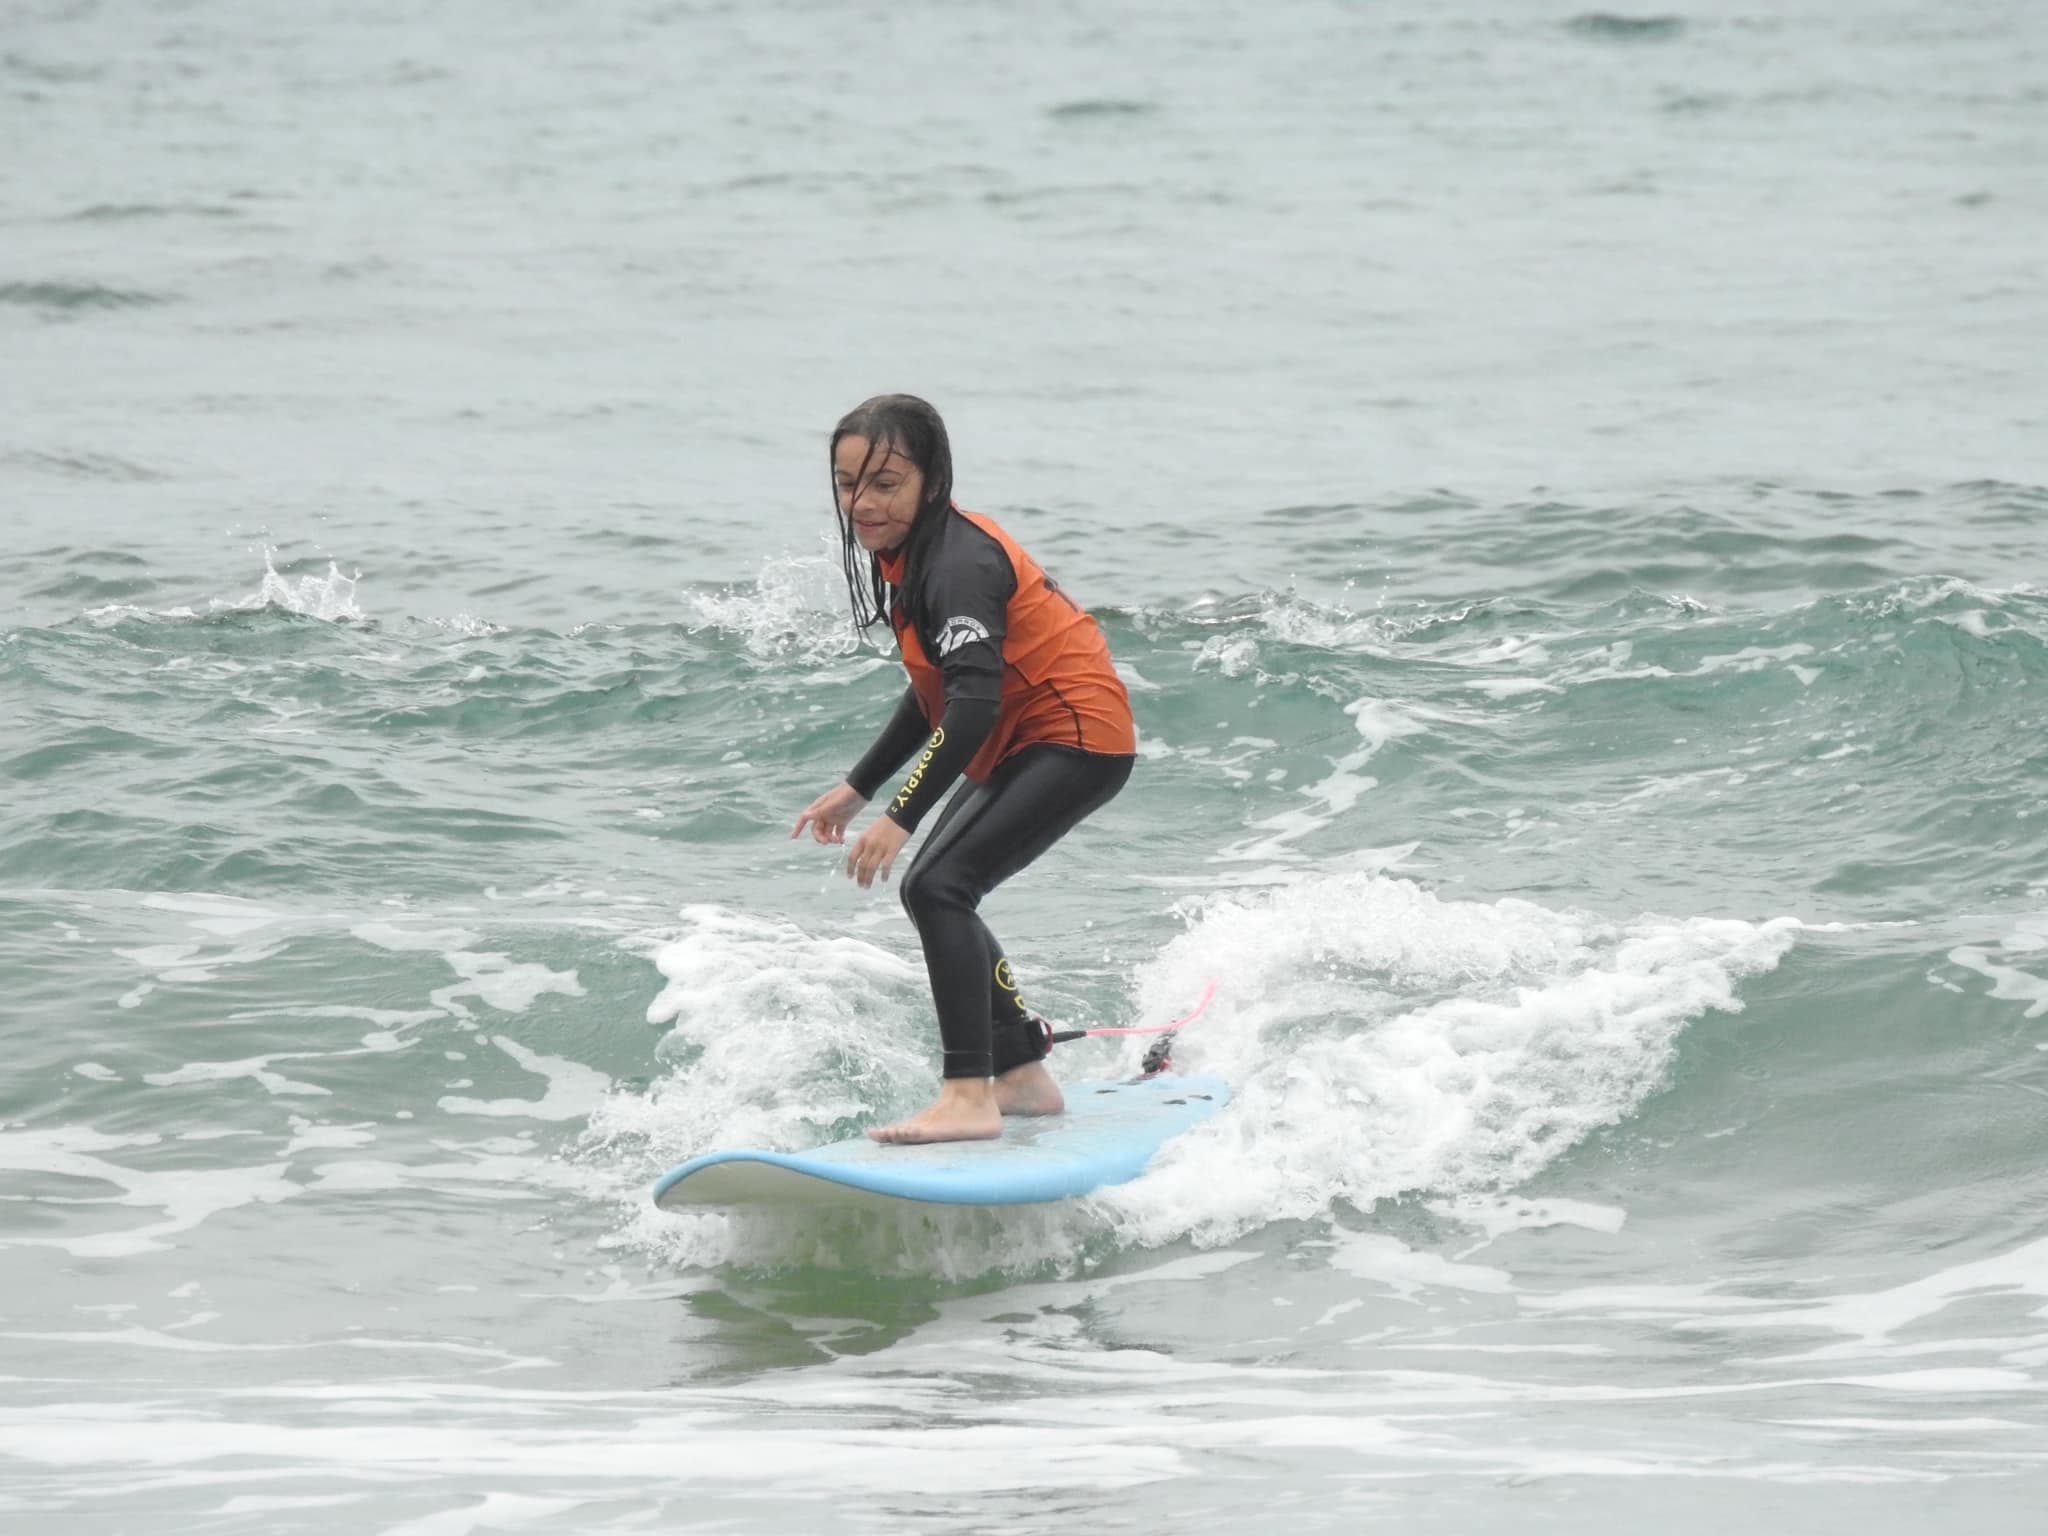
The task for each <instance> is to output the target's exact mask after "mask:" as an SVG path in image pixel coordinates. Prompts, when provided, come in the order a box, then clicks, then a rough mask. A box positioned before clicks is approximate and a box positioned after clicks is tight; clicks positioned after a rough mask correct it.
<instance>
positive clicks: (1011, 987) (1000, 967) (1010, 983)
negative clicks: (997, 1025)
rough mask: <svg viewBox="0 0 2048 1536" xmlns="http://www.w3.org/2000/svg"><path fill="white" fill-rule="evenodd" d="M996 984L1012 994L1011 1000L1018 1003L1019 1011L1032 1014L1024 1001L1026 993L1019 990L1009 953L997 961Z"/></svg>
mask: <svg viewBox="0 0 2048 1536" xmlns="http://www.w3.org/2000/svg"><path fill="white" fill-rule="evenodd" d="M996 985H997V986H999V987H1001V988H1002V989H1003V990H1004V991H1005V992H1007V993H1009V994H1010V997H1011V1000H1012V1001H1014V1002H1015V1003H1016V1005H1017V1011H1018V1012H1019V1013H1021V1014H1025V1015H1027V1016H1028V1015H1029V1014H1030V1012H1031V1010H1030V1008H1029V1007H1027V1006H1026V1005H1025V1002H1024V994H1023V993H1022V992H1019V991H1018V990H1017V976H1016V973H1015V972H1014V971H1012V970H1011V969H1010V960H1009V956H1007V955H1005V956H1004V957H1003V958H1002V959H1000V960H998V961H997V962H996Z"/></svg>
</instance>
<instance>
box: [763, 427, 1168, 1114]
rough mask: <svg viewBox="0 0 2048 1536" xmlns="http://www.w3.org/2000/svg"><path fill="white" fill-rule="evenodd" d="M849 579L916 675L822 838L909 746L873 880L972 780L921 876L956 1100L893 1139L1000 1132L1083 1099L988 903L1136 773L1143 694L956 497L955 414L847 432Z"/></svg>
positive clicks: (840, 788) (856, 861)
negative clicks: (951, 432) (985, 914)
mask: <svg viewBox="0 0 2048 1536" xmlns="http://www.w3.org/2000/svg"><path fill="white" fill-rule="evenodd" d="M831 459H832V484H833V492H834V498H833V499H834V504H835V505H836V506H837V508H838V511H839V533H840V540H841V544H842V547H843V550H844V559H845V566H846V587H847V594H848V596H849V597H850V598H851V600H852V603H853V620H854V624H855V626H856V627H857V628H860V629H866V628H868V627H869V626H871V625H873V624H875V623H878V622H879V621H880V620H882V619H883V618H885V617H886V618H887V619H888V621H889V624H890V627H891V628H892V629H893V630H894V631H895V633H896V645H897V648H898V650H899V651H900V653H901V654H902V657H903V666H904V669H905V670H906V671H907V672H908V673H909V674H910V686H909V687H908V688H907V689H905V690H904V693H903V697H902V698H901V699H899V700H898V701H897V704H896V711H895V713H894V714H893V715H892V716H891V717H890V720H889V723H888V725H886V726H885V727H883V730H882V734H881V735H880V736H879V737H877V738H876V740H875V744H874V745H873V746H872V747H870V748H868V751H867V755H866V756H864V757H862V758H861V760H860V761H859V762H858V763H856V764H855V765H854V767H853V771H852V772H851V773H849V774H847V776H846V779H845V782H844V783H841V784H839V785H836V786H835V787H833V788H831V789H828V790H826V791H825V793H824V794H822V795H820V796H818V798H817V799H815V800H813V801H812V802H811V803H810V805H809V806H807V807H806V808H805V810H804V812H803V814H802V815H801V816H799V817H797V819H796V825H795V826H794V827H792V828H791V829H790V834H789V835H790V836H791V837H795V836H797V835H798V834H799V833H801V832H802V831H803V829H804V827H805V826H806V825H808V826H810V828H811V829H812V835H813V836H814V837H815V838H816V839H817V840H818V841H819V842H821V843H844V842H845V841H846V828H847V824H848V823H849V822H850V821H851V820H852V819H853V817H854V814H855V813H856V812H857V811H859V809H860V808H861V807H862V806H863V805H865V804H867V803H868V801H869V800H870V799H871V798H872V797H873V796H874V793H875V791H876V790H877V789H879V788H880V787H881V785H882V782H883V780H885V779H887V778H889V777H890V776H891V775H892V774H894V773H895V772H896V771H897V770H898V769H900V768H901V767H902V766H903V764H904V763H905V762H906V761H907V760H908V759H909V758H910V756H911V754H912V753H913V752H915V753H916V754H917V761H916V763H915V764H914V765H913V766H912V767H911V770H910V773H909V775H908V776H907V777H906V778H905V779H904V780H903V781H902V784H901V787H899V788H898V789H897V790H896V791H895V792H894V793H893V794H892V795H891V796H890V797H889V799H888V801H887V803H886V807H885V809H884V810H883V812H882V814H881V815H880V816H878V817H877V818H876V819H875V820H873V821H871V822H869V823H868V826H867V829H866V830H865V831H863V832H862V833H861V834H860V836H859V837H857V838H856V839H854V841H853V844H852V846H850V847H849V848H848V849H847V850H846V872H847V874H848V875H850V876H851V877H852V878H854V879H855V880H858V881H859V882H860V883H861V885H862V887H863V888H866V887H868V886H870V885H872V884H873V882H874V880H875V877H876V876H877V875H880V876H881V877H882V878H883V879H884V880H886V879H888V877H889V871H890V868H891V867H892V866H893V865H894V863H895V861H896V855H897V854H898V853H899V852H900V851H901V850H902V848H903V845H904V843H905V842H907V841H908V840H909V838H910V835H911V833H913V832H915V831H916V830H917V827H918V824H919V822H921V821H922V820H923V819H924V817H925V815H926V813H927V812H929V811H930V810H931V809H932V807H933V806H935V805H937V804H938V802H939V799H940V797H941V796H942V795H944V794H945V792H946V791H947V790H948V789H949V788H951V787H952V785H953V783H954V781H955V780H956V779H959V778H961V777H963V776H964V777H965V778H966V779H967V781H968V782H967V783H966V785H964V786H963V787H962V788H961V790H960V792H959V793H958V794H956V795H954V796H953V798H952V799H951V800H950V801H948V802H947V805H946V808H945V810H943V811H942V812H940V813H939V818H938V820H937V821H936V822H935V823H934V824H933V827H932V832H931V835H930V836H929V837H928V838H926V839H925V844H924V847H923V849H922V850H921V851H920V852H919V853H918V855H917V857H916V859H914V860H913V861H912V863H911V866H910V872H909V873H908V874H907V875H905V876H904V877H903V884H902V888H901V894H902V898H903V905H904V908H905V909H906V910H907V911H908V912H909V913H910V920H911V922H912V923H914V924H915V925H916V927H917V937H918V942H919V943H920V944H921V945H922V947H923V949H924V963H925V968H926V970H927V971H928V972H929V973H930V975H931V984H932V1002H933V1003H934V1004H935V1005H936V1006H937V1009H938V1015H939V1039H940V1041H941V1043H942V1044H943V1045H944V1047H945V1069H944V1070H945V1078H944V1081H943V1083H942V1084H941V1086H940V1090H939V1097H938V1099H937V1101H936V1102H935V1103H933V1104H931V1105H929V1106H928V1107H926V1108H925V1109H923V1110H921V1111H919V1112H918V1113H917V1114H914V1115H912V1116H911V1117H910V1118H909V1119H907V1120H903V1121H899V1122H898V1123H897V1124H895V1125H887V1126H880V1127H877V1128H876V1129H873V1130H871V1131H869V1132H868V1134H869V1135H870V1136H872V1137H874V1138H875V1139H876V1140H877V1141H886V1142H924V1141H970V1140H987V1139H990V1138H993V1137H996V1136H1000V1135H1001V1134H1002V1129H1003V1122H1002V1117H1003V1116H1004V1115H1006V1114H1013V1115H1015V1114H1022V1115H1049V1114H1057V1113H1058V1112H1059V1111H1060V1110H1061V1109H1062V1108H1064V1107H1065V1104H1064V1101H1063V1100H1062V1098H1061V1097H1060V1090H1059V1085H1058V1084H1057V1083H1055V1082H1054V1081H1053V1080H1052V1077H1051V1075H1050V1074H1049V1073H1048V1072H1047V1071H1046V1070H1045V1067H1044V1065H1043V1061H1044V1057H1045V1053H1046V1049H1047V1041H1046V1033H1047V1031H1046V1026H1045V1025H1044V1023H1043V1021H1042V1020H1040V1019H1038V1018H1036V1017H1035V1016H1034V1015H1033V1014H1031V1013H1030V1012H1029V1011H1028V1010H1027V1009H1026V1008H1025V1006H1024V999H1023V998H1022V997H1021V996H1019V995H1018V991H1017V980H1016V977H1015V976H1013V975H1012V974H1011V972H1010V962H1009V961H1008V960H1006V959H1005V958H1003V947H1002V945H1001V944H999V943H997V942H996V936H995V935H994V934H992V933H990V932H989V930H988V926H987V925H986V924H985V923H983V922H982V920H981V918H980V917H979V916H977V915H976V912H975V909H976V907H978V906H979V905H980V903H981V898H982V897H984V896H986V895H987V894H988V893H989V892H990V891H991V890H993V889H994V888H995V887H996V886H998V885H1000V884H1001V883H1002V882H1003V881H1004V880H1007V879H1008V878H1009V877H1010V876H1011V875H1014V874H1015V873H1017V871H1018V870H1020V869H1022V868H1023V867H1024V866H1025V865H1027V864H1029V863H1030V862H1031V861H1032V860H1033V859H1035V858H1037V857H1038V856H1039V855H1040V854H1041V853H1043V852H1045V850H1046V849H1048V848H1050V847H1051V846H1052V845H1053V844H1054V843H1055V842H1057V841H1058V840H1059V839H1060V838H1061V837H1062V836H1064V835H1065V834H1066V833H1067V832H1068V831H1070V830H1071V829H1072V828H1073V826H1074V825H1075V824H1076V823H1077V822H1079V821H1080V820H1081V818H1082V817H1084V816H1086V815H1087V814H1088V813H1089V812H1091V811H1093V810H1094V809H1096V807H1098V806H1100V805H1102V804H1104V803H1105V802H1107V801H1108V800H1109V799H1110V798H1111V797H1112V796H1113V795H1115V794H1116V792H1117V791H1118V790H1120V789H1122V788H1123V786H1124V781H1125V780H1126V779H1128V778H1129V777H1130V775H1131V763H1132V761H1133V759H1134V757H1135V754H1136V752H1137V733H1136V730H1135V727H1134V726H1133V723H1132V720H1131V702H1130V697H1129V695H1128V694H1127V693H1126V692H1125V691H1124V685H1123V681H1122V679H1120V678H1119V677H1118V676H1117V675H1116V672H1115V669H1114V668H1113V667H1112V666H1111V665H1110V659H1109V646H1108V643H1107V642H1106V641H1105V640H1104V639H1103V636H1102V631H1101V630H1100V629H1099V628H1097V627H1096V624H1095V621H1094V620H1093V619H1092V618H1090V617H1089V616H1088V615H1087V614H1086V613H1084V612H1082V610H1081V608H1080V607H1079V606H1078V605H1077V604H1076V603H1075V602H1074V601H1073V599H1071V598H1069V597H1068V596H1067V595H1066V594H1065V593H1064V592H1062V591H1060V589H1059V587H1058V586H1057V585H1056V584H1055V583H1054V582H1053V580H1052V578H1051V577H1049V576H1047V575H1046V574H1045V572H1044V571H1042V570H1040V569H1039V567H1038V564H1037V562H1036V561H1034V560H1033V559H1032V558H1031V557H1030V556H1029V555H1027V554H1026V553H1024V551H1023V550H1022V549H1021V548H1019V547H1018V545H1017V543H1016V541H1015V540H1013V539H1012V538H1011V537H1010V536H1009V535H1008V534H1007V533H1005V532H1004V531H1003V530H1002V529H1001V528H1000V527H998V526H997V525H996V523H995V522H994V521H993V520H992V519H990V518H986V517H983V516H982V515H981V514H980V513H977V512H964V511H962V510H961V509H960V508H959V507H957V506H955V505H954V504H953V455H952V449H951V447H950V445H949V444H948V442H947V439H946V426H945V423H944V422H942V421H941V420H940V419H939V413H938V412H937V411H935V410H933V409H932V407H931V406H929V405H927V404H926V403H925V402H924V401H922V400H920V399H917V398H916V397H915V396H913V395H878V396H876V397H875V398H874V399H872V400H869V401H866V402H865V403H863V404H861V405H859V406H856V407H855V408H854V409H853V410H852V411H850V412H848V413H847V415H846V416H845V417H844V418H843V419H842V420H841V421H840V423H839V425H838V426H837V427H835V428H834V429H833V432H832V446H831Z"/></svg>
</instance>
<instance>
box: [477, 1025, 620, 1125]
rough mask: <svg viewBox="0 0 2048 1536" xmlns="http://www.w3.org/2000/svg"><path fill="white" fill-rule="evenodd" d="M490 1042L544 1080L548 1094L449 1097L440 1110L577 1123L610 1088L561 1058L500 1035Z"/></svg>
mask: <svg viewBox="0 0 2048 1536" xmlns="http://www.w3.org/2000/svg"><path fill="white" fill-rule="evenodd" d="M492 1043H493V1044H495V1045H496V1046H497V1047H498V1049H499V1050H501V1051H503V1052H504V1053H505V1054H506V1055H507V1056H510V1057H511V1058H512V1059H513V1060H514V1061H516V1062H518V1063H519V1065H520V1066H522V1067H524V1068H525V1069H526V1070H527V1071H529V1072H532V1073H534V1074H536V1075H537V1076H539V1077H542V1078H544V1079H545V1080H546V1082H547V1085H548V1086H547V1091H546V1092H545V1093H543V1094H542V1095H541V1096H540V1097H539V1098H538V1099H468V1098H462V1097H460V1096H459V1095H455V1094H449V1095H447V1096H445V1097H443V1098H441V1099H440V1100H439V1101H438V1103H439V1105H440V1107H441V1108H442V1109H444V1110H447V1111H448V1112H449V1113H450V1114H458V1115H500V1116H502V1115H518V1116H522V1117H524V1118H526V1119H529V1120H576V1119H580V1118H582V1117H583V1116H585V1115H587V1114H589V1113H590V1112H591V1111H592V1110H594V1109H596V1108H597V1106H598V1105H599V1104H601V1103H602V1102H603V1101H604V1096H605V1093H606V1091H607V1090H608V1089H610V1087H611V1085H612V1080H611V1079H610V1078H609V1077H607V1076H605V1075H604V1073H602V1072H599V1071H597V1070H596V1069H594V1068H592V1067H586V1066H584V1065H583V1064H582V1063H581V1062H576V1061H569V1060H567V1059H566V1058H564V1057H561V1056H543V1055H542V1054H541V1053H540V1052H539V1051H530V1050H528V1049H527V1048H526V1047H525V1046H523V1045H521V1044H520V1043H519V1042H518V1041H517V1040H513V1039H510V1038H508V1037H507V1036H504V1035H499V1036H498V1037H497V1038H496V1039H495V1040H494V1041H493V1042H492Z"/></svg>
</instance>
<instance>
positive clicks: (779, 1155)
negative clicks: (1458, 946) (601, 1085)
mask: <svg viewBox="0 0 2048 1536" xmlns="http://www.w3.org/2000/svg"><path fill="white" fill-rule="evenodd" d="M1063 1091H1064V1093H1065V1095H1066V1100H1067V1108H1066V1112H1065V1113H1064V1114H1059V1115H1043V1116H1024V1115H1014V1116H1011V1117H1009V1118H1008V1119H1005V1120H1004V1121H1003V1134H1002V1136H1001V1137H1000V1138H999V1139H998V1140H995V1141H946V1142H938V1143H935V1144H932V1145H929V1146H916V1147H891V1146H883V1145H882V1144H881V1143H879V1142H875V1141H870V1140H869V1139H868V1138H867V1137H865V1136H858V1137H855V1138H854V1139H853V1140H851V1141H836V1142H833V1143H832V1144H831V1145H830V1146H825V1147H815V1148H813V1149H812V1150H810V1151H808V1152H760V1151H752V1150H740V1151H732V1152H709V1153H706V1154H705V1155H704V1156H702V1157H695V1158H692V1159H691V1160H690V1161H689V1162H687V1163H684V1164H683V1165H682V1166H680V1167H678V1168H672V1169H670V1170H669V1171H668V1172H667V1173H666V1174H664V1175H662V1177H661V1179H660V1180H659V1181H658V1182H657V1183H656V1184H655V1186H654V1203H655V1204H656V1205H658V1206H660V1207H661V1208H662V1209H663V1210H667V1211H676V1210H687V1209H690V1208H692V1207H696V1206H720V1205H723V1206H735V1205H845V1204H849V1203H851V1204H889V1203H892V1202H895V1201H899V1200H916V1201H923V1202H926V1203H928V1204H935V1205H1032V1204H1036V1203H1038V1202H1041V1201H1047V1200H1066V1199H1070V1198H1072V1197H1073V1196H1075V1195H1085V1194H1087V1193H1089V1192H1090V1191H1091V1190H1097V1189H1103V1188H1106V1187H1108V1186H1109V1185H1112V1184H1122V1183H1125V1182H1127V1181H1128V1180H1131V1179H1134V1178H1136V1177H1137V1176H1138V1175H1139V1174H1140V1173H1143V1172H1144V1171H1145V1165H1146V1164H1147V1163H1149V1162H1151V1161H1152V1157H1153V1154H1154V1153H1156V1152H1157V1151H1158V1150H1159V1149H1160V1147H1161V1146H1163V1145H1164V1144H1165V1143H1166V1142H1167V1141H1168V1140H1170V1139H1171V1138H1172V1137H1174V1136H1177V1135H1179V1134H1180V1133H1181V1132H1182V1131H1185V1130H1187V1129H1189V1128H1190V1127H1192V1126H1196V1125H1199V1124H1201V1123H1202V1122H1203V1121H1204V1120H1206V1119H1208V1118H1209V1117H1210V1116H1211V1115H1213V1114H1215V1113H1216V1111H1217V1110H1218V1109H1220V1108H1222V1107H1223V1105H1224V1104H1225V1103H1226V1102H1227V1101H1228V1100H1229V1098H1230V1087H1229V1085H1228V1084H1226V1083H1225V1082H1224V1081H1223V1079H1221V1078H1220V1077H1200V1076H1196V1077H1182V1076H1179V1075H1177V1074H1173V1073H1166V1074H1162V1075H1160V1076H1158V1077H1147V1078H1136V1079H1132V1080H1130V1081H1128V1082H1117V1083H1110V1082H1093V1083H1070V1084H1067V1085H1065V1087H1064V1090H1063Z"/></svg>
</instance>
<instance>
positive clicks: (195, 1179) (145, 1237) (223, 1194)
mask: <svg viewBox="0 0 2048 1536" xmlns="http://www.w3.org/2000/svg"><path fill="white" fill-rule="evenodd" d="M157 1141H158V1138H157V1137H155V1136H114V1135H108V1134H105V1133H102V1132H99V1131H94V1130H90V1129H88V1128H86V1127H84V1126H55V1127H52V1128H50V1129H48V1130H6V1131H0V1169H6V1170H9V1171H18V1172H28V1173H42V1174H55V1175H59V1176H61V1177H65V1178H71V1179H79V1180H83V1181H86V1182H87V1183H88V1184H101V1185H110V1186H112V1187H113V1189H114V1190H115V1191H117V1193H114V1194H110V1195H93V1194H81V1195H78V1196H75V1197H71V1200H72V1203H74V1204H78V1205H99V1204H104V1205H114V1206H137V1207H142V1208H145V1209H154V1210H161V1211H162V1212H163V1219H162V1220H160V1221H155V1222H151V1223H148V1224H147V1225H144V1226H140V1227H129V1228H126V1229H123V1230H120V1231H112V1232H93V1233H85V1234H78V1235H66V1236H56V1237H6V1238H0V1247H5V1246H8V1245H18V1246H25V1247H43V1248H58V1249H61V1250H63V1251H64V1252H66V1253H70V1254H74V1255H76V1256H77V1257H79V1258H124V1257H127V1256H130V1255H133V1254H138V1253H147V1252H150V1251H151V1250H153V1249H158V1248H162V1247H164V1246H165V1243H164V1239H166V1238H168V1237H171V1236H173V1235H175V1234H177V1233H180V1232H186V1231H190V1230H191V1229H192V1228H193V1227H196V1226H198V1225H199V1223H201V1222H202V1221H204V1220H206V1218H207V1217H209V1216H211V1215H213V1214H214V1213H215V1212H218V1211H227V1210H233V1209H234V1208H235V1207H237V1206H243V1205H252V1204H255V1205H270V1204H275V1203H276V1202H277V1201H280V1200H289V1199H291V1198H292V1197H294V1196H295V1195H298V1194H300V1193H302V1192H303V1186H301V1185H298V1184H295V1183H293V1182H292V1181H291V1180H289V1179H287V1178H285V1177H284V1174H285V1170H286V1168H287V1166H288V1165H287V1164H284V1163H269V1164H264V1165H261V1166H258V1167H242V1168H235V1167H226V1168H221V1167H215V1168H183V1167H172V1168H166V1169H162V1170H150V1169H141V1168H130V1167H127V1166H124V1165H123V1164H120V1163H116V1162H113V1161H111V1160H109V1159H108V1158H106V1157H103V1156H100V1155H99V1154H101V1153H106V1152H114V1151H120V1150H123V1149H131V1148H146V1147H150V1146H153V1145H155V1144H156V1142H157Z"/></svg>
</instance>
